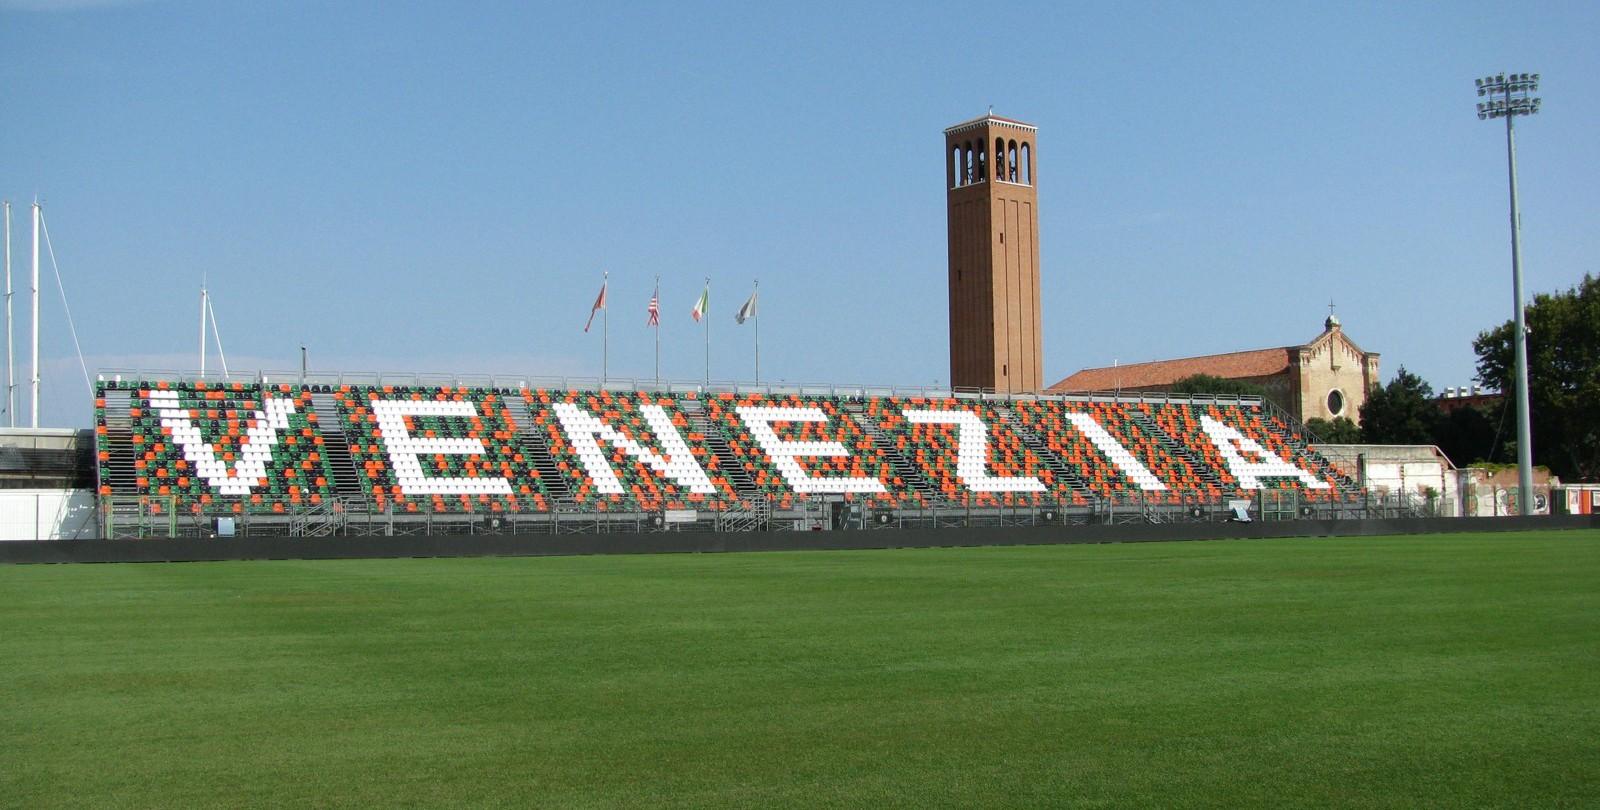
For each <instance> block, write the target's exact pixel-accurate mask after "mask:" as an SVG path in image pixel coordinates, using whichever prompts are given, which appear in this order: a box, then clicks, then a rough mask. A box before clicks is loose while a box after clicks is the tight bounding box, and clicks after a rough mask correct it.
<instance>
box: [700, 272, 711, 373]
mask: <svg viewBox="0 0 1600 810" xmlns="http://www.w3.org/2000/svg"><path fill="white" fill-rule="evenodd" d="M701 299H702V301H706V312H701V323H702V325H704V327H706V387H710V277H709V275H707V277H706V290H704V291H702V293H701Z"/></svg>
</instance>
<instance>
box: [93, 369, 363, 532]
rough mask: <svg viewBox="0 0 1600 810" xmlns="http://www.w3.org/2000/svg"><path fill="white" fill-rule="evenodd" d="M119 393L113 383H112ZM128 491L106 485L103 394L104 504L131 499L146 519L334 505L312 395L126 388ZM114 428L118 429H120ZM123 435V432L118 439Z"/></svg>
mask: <svg viewBox="0 0 1600 810" xmlns="http://www.w3.org/2000/svg"><path fill="white" fill-rule="evenodd" d="M110 387H111V388H112V390H116V388H117V386H116V384H114V383H113V384H110ZM123 390H126V391H127V394H128V399H127V411H126V415H125V420H126V431H127V435H126V440H127V442H128V443H129V444H130V445H131V446H132V459H133V460H132V467H133V472H134V476H133V480H132V482H131V483H132V487H131V488H130V491H124V492H116V491H114V490H113V488H112V486H111V484H110V483H108V482H109V481H111V480H113V479H114V477H115V476H113V475H112V470H111V468H110V462H111V460H112V453H113V450H114V448H113V447H112V445H111V443H110V436H111V431H110V427H111V425H110V416H109V414H108V412H107V409H106V406H105V402H106V396H105V389H102V390H101V391H99V392H97V395H96V399H95V403H96V408H95V413H96V425H95V432H96V434H97V445H98V447H97V455H98V459H99V464H100V471H101V475H100V480H101V485H100V494H101V495H132V496H137V497H139V498H140V499H142V500H143V501H144V503H145V504H146V505H147V507H148V509H149V511H150V512H151V513H152V514H161V513H162V512H163V511H164V510H166V509H176V510H178V511H180V512H183V513H191V514H200V513H206V514H212V513H215V514H228V513H233V514H239V513H269V514H270V513H277V514H283V513H286V512H293V511H296V510H300V509H304V508H308V507H312V506H317V505H320V504H322V503H323V502H324V501H325V500H326V499H328V498H329V497H331V496H332V494H333V488H332V486H331V485H330V483H329V479H330V477H331V476H330V473H329V470H328V467H327V463H326V459H325V457H324V454H323V453H322V444H323V439H322V436H321V433H320V431H319V430H318V427H319V426H318V424H317V415H316V414H315V413H312V412H311V409H310V407H309V403H310V396H311V395H310V393H309V392H308V391H305V390H304V389H302V388H300V387H298V386H289V385H273V386H262V385H258V384H250V383H206V382H195V383H192V384H178V383H169V382H165V381H153V382H151V381H142V382H137V383H127V384H124V387H123ZM119 427H120V425H119ZM119 432H120V431H119Z"/></svg>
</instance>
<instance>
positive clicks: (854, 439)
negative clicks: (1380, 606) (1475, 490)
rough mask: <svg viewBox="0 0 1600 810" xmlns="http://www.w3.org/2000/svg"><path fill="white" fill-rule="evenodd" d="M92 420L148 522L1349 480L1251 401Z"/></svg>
mask: <svg viewBox="0 0 1600 810" xmlns="http://www.w3.org/2000/svg"><path fill="white" fill-rule="evenodd" d="M319 414H320V416H321V417H322V420H321V421H319V418H318V417H319ZM95 419H96V432H97V434H98V442H97V444H98V448H97V450H98V456H99V470H100V481H99V486H100V492H101V494H102V495H104V496H110V497H116V498H123V497H126V496H136V497H137V498H139V499H141V502H142V503H147V504H149V505H150V511H151V512H152V513H158V512H159V511H160V510H167V509H177V510H179V511H180V512H182V513H187V514H207V515H210V514H219V515H220V514H252V515H254V514H285V513H295V512H298V511H302V510H307V509H311V508H315V507H319V506H321V505H323V504H326V503H328V502H329V500H330V499H338V498H340V497H342V498H343V501H342V503H344V504H351V503H352V501H355V502H359V501H362V500H364V501H365V503H364V504H360V506H364V507H365V508H367V509H371V510H373V511H376V512H387V511H391V510H392V511H393V512H394V513H396V514H416V515H427V514H478V513H487V514H494V513H513V512H521V513H545V512H551V511H561V512H566V511H578V512H592V513H602V512H617V511H624V512H630V513H637V512H641V511H644V512H657V511H661V510H706V511H713V512H715V511H723V510H733V509H747V508H750V507H751V506H752V504H756V503H760V504H762V505H769V506H770V507H771V508H773V509H780V510H787V509H793V508H797V507H798V506H800V505H802V504H803V503H804V502H806V501H807V500H808V499H816V498H824V499H828V500H846V501H857V502H861V503H864V504H868V505H871V506H873V507H875V508H887V509H900V508H921V507H959V508H991V507H1002V508H1003V507H1041V506H1054V505H1062V504H1079V505H1084V504H1089V503H1091V502H1093V501H1096V500H1106V499H1111V500H1139V501H1142V502H1145V503H1153V504H1164V503H1172V504H1175V503H1180V502H1182V503H1188V502H1198V501H1205V502H1218V501H1220V500H1222V499H1224V498H1232V497H1239V496H1249V495H1251V494H1252V493H1254V492H1256V491H1258V490H1259V489H1268V490H1274V491H1283V492H1289V491H1293V492H1297V493H1299V494H1300V495H1303V496H1304V497H1305V498H1307V499H1311V500H1324V499H1335V498H1341V497H1349V496H1351V495H1353V494H1354V493H1356V492H1357V491H1358V490H1357V487H1356V485H1355V484H1354V482H1352V481H1350V480H1348V479H1347V478H1344V477H1343V476H1341V475H1339V474H1338V473H1337V472H1336V471H1335V470H1334V469H1333V467H1332V466H1331V465H1330V464H1329V463H1328V462H1327V461H1326V460H1325V459H1323V458H1321V457H1320V456H1318V455H1317V453H1316V452H1315V451H1314V450H1313V449H1312V448H1311V447H1310V446H1309V445H1308V444H1307V442H1306V440H1305V438H1304V436H1303V435H1301V434H1300V433H1299V431H1298V429H1297V427H1296V426H1295V425H1292V424H1290V423H1288V422H1287V421H1286V420H1285V419H1284V418H1283V417H1282V416H1280V415H1278V414H1277V413H1276V412H1273V411H1271V410H1270V409H1269V408H1267V407H1265V406H1264V405H1262V404H1260V403H1254V402H1232V401H1228V402H1215V403H1212V402H1205V403H1198V402H1191V401H1187V400H1179V401H1173V402H1142V401H1083V400H1075V399H1052V398H1044V399H1033V398H1018V399H1015V400H1004V399H1000V400H995V399H976V398H965V397H963V398H927V397H896V396H824V395H800V394H777V393H748V392H740V393H731V392H717V393H709V394H698V393H650V392H613V391H583V390H547V389H527V388H514V389H495V388H473V387H461V386H430V385H398V386H397V385H338V386H305V385H291V384H268V385H263V384H260V383H232V382H230V383H207V382H175V381H167V380H145V381H133V382H102V383H100V384H99V386H98V390H97V392H96V400H95Z"/></svg>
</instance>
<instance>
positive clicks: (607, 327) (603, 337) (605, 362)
mask: <svg viewBox="0 0 1600 810" xmlns="http://www.w3.org/2000/svg"><path fill="white" fill-rule="evenodd" d="M610 293H611V271H610V270H607V271H606V272H605V273H604V274H602V275H601V276H600V295H601V296H602V300H601V301H600V386H601V387H602V388H604V387H605V384H606V380H607V379H608V378H609V377H610V375H611V307H610V306H608V304H609V303H610V302H608V301H605V300H604V296H606V295H609V294H610Z"/></svg>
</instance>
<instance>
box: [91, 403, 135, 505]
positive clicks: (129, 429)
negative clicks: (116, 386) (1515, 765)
mask: <svg viewBox="0 0 1600 810" xmlns="http://www.w3.org/2000/svg"><path fill="white" fill-rule="evenodd" d="M105 398H106V447H107V449H108V450H109V452H110V453H111V458H110V460H108V461H107V462H106V463H105V464H104V465H101V469H102V473H101V475H102V478H101V480H100V486H110V487H111V491H112V492H133V491H135V488H136V486H137V484H138V478H139V474H138V472H136V471H135V470H134V466H133V463H134V460H135V456H136V455H137V452H136V451H135V450H134V449H133V417H132V416H131V415H130V414H129V412H128V411H129V409H130V408H131V407H132V406H133V392H132V391H120V390H111V391H107V392H106V393H105Z"/></svg>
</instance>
